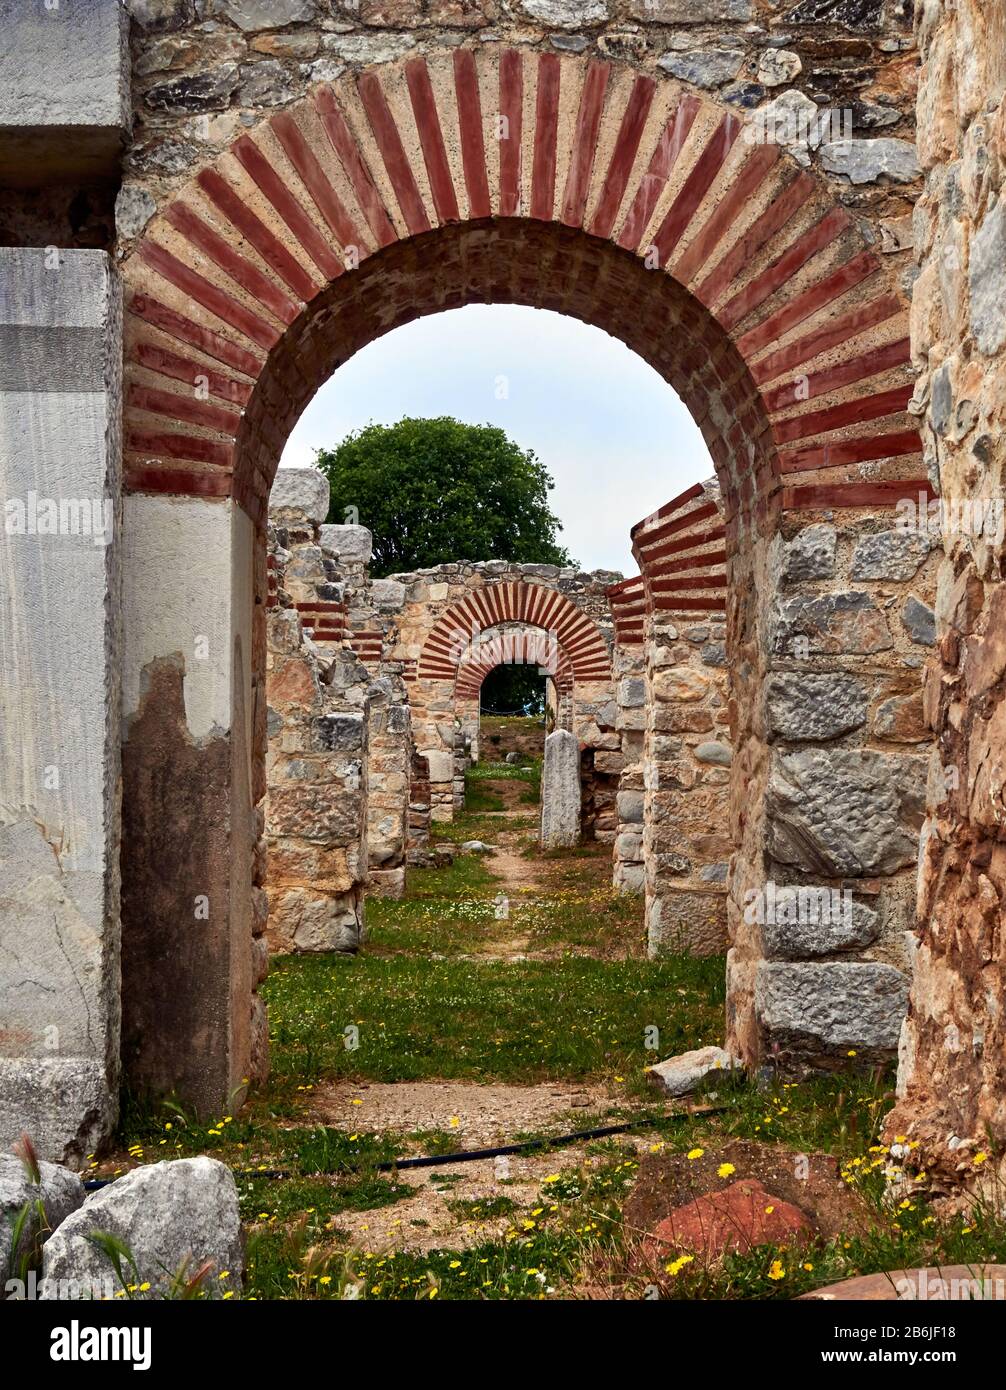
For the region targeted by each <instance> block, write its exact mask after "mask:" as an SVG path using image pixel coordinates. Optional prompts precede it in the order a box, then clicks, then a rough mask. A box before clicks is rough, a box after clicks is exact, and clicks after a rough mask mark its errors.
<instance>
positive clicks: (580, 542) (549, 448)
mask: <svg viewBox="0 0 1006 1390" xmlns="http://www.w3.org/2000/svg"><path fill="white" fill-rule="evenodd" d="M669 331H670V332H673V331H674V330H673V328H669ZM405 415H413V416H423V415H453V416H455V417H456V418H457V419H459V420H465V421H467V422H468V423H470V424H473V425H484V424H491V425H498V426H500V427H501V428H502V429H504V430H506V432H507V434H508V435H509V436H510V438H511V439H514V440H516V442H517V443H518V444H519V445H520V446H521V448H525V449H527V448H530V449H533V450H534V452H535V453H536V454H537V456H538V457H539V459H541V460H542V462H543V463H544V464H545V466H546V468H547V469H548V471H549V472H550V473H551V474H552V476H553V478H554V479H555V488H554V490H553V492H552V493H551V506H552V510H553V511H554V512H555V513H556V514H557V515H558V516H559V518H560V520H561V521H562V524H563V530H562V533H561V536H560V540H561V541H562V543H563V544H565V545H566V546H567V547H568V549H569V551H570V553H571V554H572V555H573V556H574V557H575V558H576V560H577V561H578V562H579V563H580V564H581V565H582V566H583V567H584V568H585V569H589V570H592V569H612V570H621V571H622V573H623V574H626V575H628V574H634V573H635V572H636V566H635V564H634V562H633V560H632V556H631V554H630V551H629V539H628V536H629V528H630V527H631V526H632V525H633V524H634V523H635V522H637V521H639V520H640V519H641V518H642V517H644V516H646V515H647V514H648V513H649V512H651V511H653V510H654V509H655V508H656V507H659V506H660V505H661V504H662V503H664V502H666V501H668V500H669V499H670V498H671V497H673V496H675V494H676V493H679V492H681V491H682V490H683V489H684V488H686V487H688V486H689V485H690V484H691V483H694V482H699V481H700V480H701V479H703V478H708V477H710V476H711V475H712V472H713V467H712V461H711V460H710V457H709V454H708V451H707V449H706V446H705V444H704V442H703V440H702V436H701V435H700V434H699V431H698V429H697V428H696V427H695V425H694V423H693V422H692V418H691V416H690V415H689V414H688V411H687V410H686V409H685V407H684V405H683V404H682V403H681V401H680V399H679V398H678V397H677V396H676V395H675V393H674V392H673V391H672V390H671V388H670V387H669V386H668V385H667V384H666V383H665V382H664V381H663V379H662V378H661V377H660V376H658V375H657V373H656V372H655V371H654V370H653V369H652V368H651V367H649V366H647V364H646V363H645V362H644V361H643V359H642V358H641V357H637V356H636V354H635V353H633V352H631V351H630V350H629V349H628V348H627V347H625V346H624V345H623V344H622V343H621V342H619V341H618V340H617V339H615V338H611V337H609V336H608V334H606V333H604V332H602V331H601V330H600V329H599V328H591V327H588V326H587V325H586V324H583V323H580V322H579V321H578V320H576V319H571V318H566V317H564V316H563V315H561V314H554V313H551V312H550V311H547V310H544V309H527V308H523V307H520V306H518V305H507V304H497V305H481V304H473V305H469V306H468V307H467V308H464V309H453V310H450V311H449V312H447V313H442V314H431V315H429V316H428V317H427V318H423V319H417V320H416V321H415V322H413V323H410V324H406V325H405V326H404V327H402V328H398V329H395V331H394V332H392V333H388V334H386V335H385V336H384V337H383V338H378V339H377V340H376V341H374V342H373V343H371V344H370V345H369V346H367V347H365V348H363V349H362V350H361V351H360V352H358V353H357V354H356V355H355V356H354V357H352V358H351V359H350V360H349V361H348V362H347V363H345V365H344V366H342V367H340V368H339V370H338V371H337V372H336V373H335V374H334V376H332V377H331V378H330V379H329V380H328V381H327V382H326V383H325V385H324V386H323V387H322V388H321V390H320V391H319V392H318V394H317V395H316V396H315V398H314V400H313V401H312V402H311V403H310V405H309V406H308V407H307V409H306V410H305V411H304V414H303V415H302V416H301V418H300V420H299V421H298V423H297V426H296V428H295V429H294V431H293V433H292V434H291V436H290V439H289V441H288V443H287V446H286V450H285V451H284V454H283V458H282V463H283V464H284V465H288V464H304V463H313V462H314V451H315V449H317V448H319V447H322V446H324V447H333V446H334V445H335V444H337V443H338V442H339V441H340V440H341V439H343V438H344V437H345V435H347V434H348V433H349V432H350V431H351V430H354V429H359V428H361V427H362V426H364V425H367V424H370V423H371V422H375V423H379V424H386V425H390V424H393V423H394V422H395V421H396V420H400V419H401V418H402V417H403V416H405ZM490 558H492V557H491V556H486V559H490Z"/></svg>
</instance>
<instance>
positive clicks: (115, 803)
mask: <svg viewBox="0 0 1006 1390" xmlns="http://www.w3.org/2000/svg"><path fill="white" fill-rule="evenodd" d="M8 27H9V19H8ZM16 27H17V26H15V28H16ZM119 306H120V298H119V287H118V283H117V280H116V277H115V274H114V272H113V269H112V265H111V262H110V261H109V258H108V257H107V256H106V255H105V254H104V253H103V252H101V251H55V250H41V249H40V250H26V249H14V248H4V249H0V393H2V399H0V494H2V501H3V512H4V526H3V528H2V530H0V1150H6V1149H9V1147H10V1145H11V1143H12V1142H13V1141H14V1140H15V1139H16V1138H17V1137H18V1135H19V1134H20V1132H21V1131H22V1130H27V1131H28V1133H29V1134H30V1135H31V1136H32V1138H33V1140H34V1142H35V1145H36V1147H37V1149H38V1151H39V1154H40V1156H41V1157H42V1158H45V1159H53V1160H56V1161H65V1162H71V1163H72V1162H78V1161H79V1160H80V1159H82V1158H83V1157H84V1155H86V1154H88V1153H90V1152H92V1151H93V1150H94V1149H95V1148H96V1147H97V1145H98V1144H99V1142H100V1141H101V1140H102V1138H104V1137H105V1136H106V1135H107V1134H108V1133H109V1131H110V1129H111V1127H112V1125H113V1124H114V1121H115V1117H116V1111H117V1101H118V1080H119V799H118V798H119V667H118V661H119V634H120V618H121V614H120V601H119V566H120V522H121V502H120V488H119V479H120V436H119V413H120V409H121V401H120V364H121V325H120V307H119Z"/></svg>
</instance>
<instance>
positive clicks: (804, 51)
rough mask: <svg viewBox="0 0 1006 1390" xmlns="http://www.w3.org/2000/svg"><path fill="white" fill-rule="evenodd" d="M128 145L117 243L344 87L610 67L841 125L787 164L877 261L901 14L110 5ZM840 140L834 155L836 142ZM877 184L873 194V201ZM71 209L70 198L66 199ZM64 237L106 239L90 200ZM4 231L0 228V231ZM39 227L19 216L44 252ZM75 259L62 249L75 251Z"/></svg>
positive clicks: (884, 227)
mask: <svg viewBox="0 0 1006 1390" xmlns="http://www.w3.org/2000/svg"><path fill="white" fill-rule="evenodd" d="M127 8H128V10H129V12H130V14H131V15H132V18H133V24H132V31H131V48H132V93H133V96H132V104H133V120H134V139H133V142H132V146H131V148H130V149H129V150H128V151H127V156H126V165H125V179H124V183H123V188H122V191H121V193H120V194H119V199H118V202H117V206H116V230H117V232H118V235H119V237H120V238H127V239H128V238H131V237H133V236H135V235H136V233H137V232H138V231H139V230H140V229H141V228H142V226H143V225H144V223H145V222H146V220H147V219H148V218H149V217H150V215H151V214H152V212H153V211H154V209H155V208H156V207H160V206H162V205H163V204H164V202H165V201H167V200H168V198H169V197H170V195H171V193H172V191H173V190H175V189H177V188H178V186H179V185H180V184H181V182H182V181H183V180H184V179H185V178H186V177H187V176H188V175H190V174H191V172H192V171H193V170H194V169H195V168H197V167H198V166H199V165H200V164H204V163H206V162H207V161H208V160H211V159H212V158H214V157H215V155H216V154H217V153H218V152H219V151H220V150H221V149H223V148H224V147H225V146H227V145H228V144H229V143H230V142H231V141H232V140H233V139H234V138H235V137H236V136H237V135H239V134H241V132H242V129H243V128H246V127H253V126H254V125H256V124H257V122H258V120H259V119H260V117H261V114H262V113H263V112H270V111H271V110H274V109H276V108H279V107H283V106H286V105H289V104H290V103H292V102H294V101H296V100H298V99H299V98H300V97H302V96H303V95H304V94H305V93H306V92H308V91H309V90H310V89H311V88H312V87H313V86H314V85H316V84H317V83H319V82H331V81H334V80H335V79H337V78H338V77H339V76H340V75H341V74H342V73H343V72H345V71H346V70H349V69H354V68H361V67H365V66H367V65H370V64H375V63H385V62H389V61H392V60H394V59H397V58H401V57H403V56H405V55H409V54H412V53H424V52H430V51H432V50H434V49H438V48H444V47H454V46H459V45H462V44H465V45H475V46H482V47H486V48H491V47H492V46H493V45H495V44H499V43H501V42H510V43H518V44H521V45H524V46H528V47H531V48H540V49H542V50H544V51H552V52H554V53H556V54H558V55H566V56H573V55H580V54H585V55H593V56H594V57H596V58H597V59H599V60H601V61H604V60H614V61H624V62H628V63H632V64H634V65H636V66H638V67H640V68H642V69H647V68H649V69H653V70H654V71H656V72H657V73H659V74H661V75H666V76H669V77H671V78H675V79H678V80H680V81H682V82H685V83H688V84H690V85H691V86H693V87H695V88H698V89H700V90H705V91H707V92H709V93H711V94H713V95H715V96H716V97H717V98H718V99H720V100H722V101H724V102H726V103H727V104H728V105H734V106H736V107H737V108H739V109H742V110H750V109H752V108H764V107H766V106H768V105H770V104H771V103H773V102H775V101H777V100H780V99H781V110H783V111H784V112H786V111H788V112H791V113H792V112H795V113H798V114H801V115H805V114H807V113H810V114H814V112H815V108H824V109H827V110H836V111H849V112H851V119H852V125H851V130H849V129H847V128H846V127H845V126H836V129H835V130H834V131H832V130H830V129H828V130H826V131H825V132H824V133H823V135H822V134H821V133H816V132H815V133H812V134H811V135H810V137H809V138H806V137H799V138H798V139H797V140H796V141H795V142H794V143H795V150H796V153H797V155H798V157H799V158H800V159H801V161H802V162H805V163H807V164H812V165H814V166H815V167H816V168H817V169H818V170H819V171H820V172H822V173H823V174H824V175H825V176H826V177H829V178H831V179H832V180H833V181H834V184H835V189H836V195H837V197H838V198H839V199H840V201H842V202H843V203H844V204H845V205H846V206H848V207H849V208H850V209H851V210H852V211H853V212H854V213H855V214H857V215H861V216H863V217H865V218H866V219H868V220H871V221H873V222H874V223H875V226H876V239H877V241H878V242H880V241H881V240H883V243H884V249H885V250H889V251H895V250H898V249H901V248H902V247H903V246H904V245H906V244H907V243H908V242H909V241H910V235H911V233H910V225H909V219H910V213H911V203H910V200H909V198H908V197H905V196H903V195H902V190H904V192H905V193H909V194H910V192H911V190H912V186H913V185H914V182H915V178H916V174H917V168H916V162H915V151H914V114H915V113H914V102H915V84H916V77H917V59H916V54H915V51H914V40H913V37H912V5H911V0H789V3H787V2H786V0H781V3H779V2H778V0H127ZM850 135H851V136H852V137H853V139H852V140H850V139H849V136H850ZM880 174H884V175H885V176H886V180H889V182H888V181H885V182H883V183H878V182H877V179H878V176H879V175H880ZM78 192H79V190H78ZM91 202H92V203H93V208H91V209H90V211H89V214H88V220H86V221H85V223H84V225H83V226H81V227H79V228H77V229H76V230H75V232H74V235H75V236H77V237H78V238H83V237H88V238H90V239H89V240H88V241H87V242H86V244H89V245H93V244H97V239H98V238H101V237H104V238H106V242H105V244H108V240H109V239H110V233H111V226H110V222H111V218H110V215H109V213H110V209H109V207H108V206H107V195H106V198H105V199H104V200H103V199H102V198H101V197H100V196H99V195H98V193H97V192H94V193H92V194H91ZM10 215H13V214H10ZM56 215H57V209H56V208H53V209H52V211H51V212H48V213H47V212H46V210H45V209H39V208H36V209H24V210H22V211H21V212H20V221H21V223H22V224H23V225H24V228H25V230H29V229H30V230H32V231H34V234H35V235H36V236H37V237H38V238H39V240H38V241H37V242H36V243H35V244H39V245H44V244H46V243H47V241H48V240H50V239H51V228H50V227H49V225H48V222H51V220H52V219H53V218H54V217H55V216H56ZM75 244H78V243H75Z"/></svg>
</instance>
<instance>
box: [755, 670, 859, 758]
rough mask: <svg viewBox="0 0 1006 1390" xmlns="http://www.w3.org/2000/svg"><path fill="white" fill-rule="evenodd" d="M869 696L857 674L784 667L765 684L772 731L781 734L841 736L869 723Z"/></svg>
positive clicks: (789, 736) (798, 737)
mask: <svg viewBox="0 0 1006 1390" xmlns="http://www.w3.org/2000/svg"><path fill="white" fill-rule="evenodd" d="M868 703H869V700H868V696H867V693H866V690H865V688H864V686H863V684H862V682H861V681H860V680H858V679H857V678H856V677H855V676H845V675H838V674H835V675H833V674H831V673H830V672H827V673H825V672H821V673H818V672H813V673H812V672H806V673H804V672H796V671H784V672H783V671H781V672H777V673H776V674H774V675H772V676H770V677H769V679H768V681H767V682H766V685H765V712H766V723H767V725H768V730H769V733H770V734H772V735H775V736H776V737H777V738H785V739H791V740H793V741H796V740H804V739H813V740H824V739H831V738H840V737H841V736H842V735H843V734H848V733H851V732H852V730H853V729H859V728H861V727H862V726H863V725H864V724H865V723H866V712H867V707H868Z"/></svg>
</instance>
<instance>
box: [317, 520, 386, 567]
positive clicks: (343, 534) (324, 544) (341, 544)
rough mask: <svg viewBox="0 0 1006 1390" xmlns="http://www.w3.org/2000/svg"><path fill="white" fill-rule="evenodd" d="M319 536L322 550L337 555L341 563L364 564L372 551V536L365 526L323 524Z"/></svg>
mask: <svg viewBox="0 0 1006 1390" xmlns="http://www.w3.org/2000/svg"><path fill="white" fill-rule="evenodd" d="M319 538H320V539H319V544H320V545H321V548H322V550H327V551H330V552H331V553H332V554H333V555H337V556H338V557H339V559H340V560H341V561H343V563H351V564H358V565H365V564H367V562H368V561H369V559H370V557H371V555H373V553H374V537H373V536H372V534H371V533H370V531H368V530H367V528H366V526H332V525H324V526H322V527H321V528H320V531H319Z"/></svg>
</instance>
